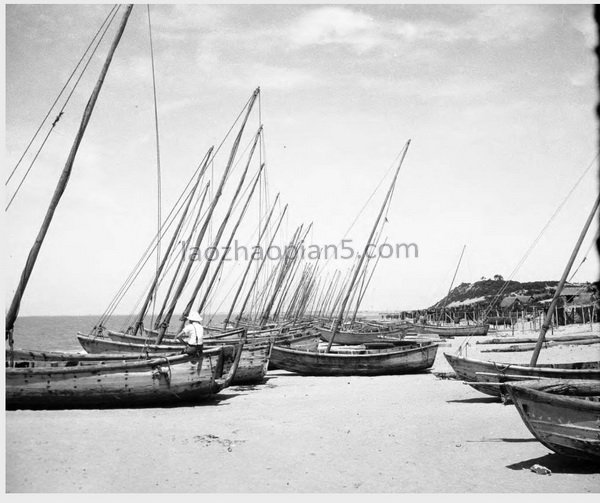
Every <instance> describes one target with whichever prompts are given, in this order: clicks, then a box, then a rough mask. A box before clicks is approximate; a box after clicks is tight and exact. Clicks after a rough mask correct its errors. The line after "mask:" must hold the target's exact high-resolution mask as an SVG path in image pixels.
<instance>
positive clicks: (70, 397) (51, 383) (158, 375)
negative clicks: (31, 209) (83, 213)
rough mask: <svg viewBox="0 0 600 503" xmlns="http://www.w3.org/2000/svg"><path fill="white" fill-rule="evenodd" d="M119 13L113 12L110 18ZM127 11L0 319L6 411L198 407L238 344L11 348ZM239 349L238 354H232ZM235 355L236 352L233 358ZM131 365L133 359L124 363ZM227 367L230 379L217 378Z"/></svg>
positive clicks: (234, 364)
mask: <svg viewBox="0 0 600 503" xmlns="http://www.w3.org/2000/svg"><path fill="white" fill-rule="evenodd" d="M120 8H121V6H115V7H114V8H113V9H112V11H111V13H112V14H116V11H117V10H118V9H120ZM132 8H133V5H128V6H125V7H124V14H123V16H122V19H121V22H120V24H119V26H118V28H117V33H116V35H115V38H114V40H113V42H112V44H111V46H110V49H109V52H108V55H107V57H106V59H105V62H104V65H103V67H102V70H101V72H100V75H99V77H98V79H97V82H96V85H95V87H94V90H93V91H92V94H91V96H90V98H89V100H88V103H87V106H86V108H85V111H84V114H83V117H82V119H81V123H80V126H79V130H78V132H77V134H76V137H75V140H74V142H73V145H72V147H71V151H70V154H69V156H68V158H67V161H66V163H65V166H64V168H63V170H62V173H61V176H60V178H59V181H58V183H57V186H56V188H55V191H54V194H53V196H52V199H51V201H50V204H49V207H48V209H47V211H46V215H45V217H44V220H43V222H42V225H41V227H40V230H39V232H38V235H37V237H36V239H35V241H34V244H33V246H32V247H31V250H30V252H29V255H28V257H27V260H26V264H25V267H24V269H23V272H22V274H21V277H20V280H19V284H18V286H17V288H16V291H15V294H14V296H13V299H12V302H11V305H10V308H9V309H8V312H7V315H6V325H5V330H6V338H7V340H8V351H7V353H6V367H7V368H6V371H5V377H6V406H7V408H9V409H15V408H32V409H40V408H70V407H91V406H93V407H98V406H120V407H128V406H133V405H135V406H137V405H153V404H165V403H180V402H190V401H197V400H200V399H203V398H206V397H208V396H212V395H213V394H214V393H217V392H218V391H220V390H221V389H223V388H224V387H226V386H228V385H229V383H230V382H231V380H232V379H233V377H234V375H235V373H236V370H237V368H238V365H239V360H240V356H241V353H242V351H241V349H242V346H243V343H240V344H238V345H235V344H231V345H229V346H227V347H218V348H214V349H208V350H207V351H206V352H205V353H204V354H203V355H201V356H200V357H198V356H190V355H188V354H181V353H182V352H181V348H180V347H179V348H177V350H176V352H174V353H177V354H173V353H172V354H169V355H164V356H163V355H161V356H158V355H157V356H152V357H150V356H149V355H147V354H144V353H139V352H138V355H137V358H133V357H132V356H133V355H130V354H128V355H120V358H118V359H117V358H115V356H114V355H105V354H97V355H94V357H91V358H90V357H89V355H76V354H73V353H60V352H39V351H27V350H18V349H15V348H14V341H13V330H14V325H15V321H16V319H17V317H18V313H19V309H20V304H21V300H22V298H23V294H24V292H25V289H26V287H27V284H28V281H29V278H30V276H31V273H32V271H33V268H34V266H35V263H36V260H37V256H38V254H39V251H40V249H41V246H42V244H43V241H44V238H45V236H46V234H47V232H48V229H49V227H50V224H51V222H52V219H53V216H54V212H55V210H56V208H57V206H58V204H59V202H60V200H61V197H62V195H63V193H64V191H65V189H66V186H67V183H68V180H69V177H70V174H71V171H72V168H73V165H74V162H75V158H76V155H77V151H78V148H79V145H80V143H81V141H82V138H83V136H84V133H85V130H86V128H87V126H88V124H89V121H90V118H91V115H92V112H93V109H94V107H95V104H96V101H97V98H98V96H99V93H100V90H101V88H102V85H103V83H104V79H105V77H106V74H107V72H108V69H109V66H110V63H111V61H112V58H113V56H114V53H115V50H116V48H117V46H118V43H119V41H120V39H121V36H122V35H123V32H124V30H125V26H126V24H127V21H128V19H129V16H130V13H131V10H132ZM236 347H237V350H236V349H235V348H236ZM233 351H236V353H234V352H233ZM130 357H132V358H131V359H129V358H130ZM227 362H228V365H229V369H228V371H225V372H224V371H223V368H224V366H225V364H226V363H227Z"/></svg>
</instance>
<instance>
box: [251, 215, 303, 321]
mask: <svg viewBox="0 0 600 503" xmlns="http://www.w3.org/2000/svg"><path fill="white" fill-rule="evenodd" d="M312 225H313V224H312V222H311V223H310V225H309V226H308V227H307V228H306V231H305V232H304V236H303V237H302V239H300V240H299V241H298V243H297V244H295V245H294V247H293V249H294V251H295V253H294V256H293V257H291V258H289V257H287V255H286V257H285V258H286V259H289V260H288V261H287V263H286V261H285V260H284V267H283V268H282V271H281V276H280V278H279V281H278V282H277V283H276V285H275V291H274V293H273V296H272V297H271V302H269V304H268V305H267V307H266V309H265V311H263V315H262V321H261V325H264V324H265V323H266V322H267V321H268V319H269V315H270V314H271V310H272V309H273V305H274V303H275V299H276V298H277V294H278V293H279V291H280V290H281V287H282V286H283V284H284V282H287V280H288V279H290V280H292V281H293V278H294V277H295V276H296V272H297V271H298V265H299V264H300V261H301V259H300V257H299V255H298V250H299V249H300V247H301V246H302V245H303V244H304V240H305V239H306V236H307V235H308V233H309V232H310V229H311V227H312ZM282 293H283V292H282ZM286 295H287V292H286Z"/></svg>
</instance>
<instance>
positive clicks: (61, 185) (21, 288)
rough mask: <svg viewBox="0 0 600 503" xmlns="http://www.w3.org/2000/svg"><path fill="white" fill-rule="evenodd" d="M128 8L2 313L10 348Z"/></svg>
mask: <svg viewBox="0 0 600 503" xmlns="http://www.w3.org/2000/svg"><path fill="white" fill-rule="evenodd" d="M131 9H133V5H132V4H130V5H128V6H127V7H126V8H125V12H124V13H123V17H122V19H121V24H120V25H119V28H118V29H117V34H116V35H115V38H114V40H113V42H112V45H111V46H110V49H109V51H108V55H107V56H106V60H105V61H104V66H103V67H102V70H101V71H100V75H99V77H98V80H97V82H96V86H95V87H94V90H93V91H92V94H91V96H90V98H89V100H88V103H87V105H86V107H85V110H84V112H83V117H82V119H81V124H80V126H79V130H78V131H77V135H76V136H75V140H74V142H73V146H72V147H71V151H70V153H69V156H68V158H67V161H66V163H65V167H64V168H63V171H62V173H61V175H60V178H59V180H58V184H57V185H56V188H55V189H54V194H53V196H52V199H51V201H50V205H49V207H48V210H47V211H46V216H45V217H44V221H43V222H42V226H41V228H40V230H39V232H38V234H37V237H36V238H35V241H34V243H33V246H32V247H31V250H30V251H29V255H28V257H27V262H26V263H25V268H24V269H23V272H22V273H21V278H20V280H19V284H18V286H17V289H16V291H15V294H14V296H13V299H12V302H11V305H10V308H9V310H8V312H7V314H6V326H5V333H6V338H7V339H8V340H9V344H10V346H11V348H12V342H13V338H12V333H13V329H14V325H15V321H16V319H17V316H18V314H19V308H20V307H21V300H22V298H23V294H24V293H25V288H26V287H27V283H28V282H29V278H30V276H31V273H32V271H33V267H34V266H35V262H36V260H37V257H38V254H39V252H40V249H41V247H42V243H43V242H44V238H45V237H46V233H47V232H48V228H49V227H50V223H51V222H52V218H53V216H54V212H55V210H56V207H57V206H58V203H59V202H60V199H61V197H62V195H63V193H64V191H65V188H66V187H67V183H68V181H69V178H70V176H71V170H72V168H73V163H74V162H75V156H76V155H77V151H78V149H79V145H80V143H81V140H82V139H83V135H84V133H85V130H86V128H87V126H88V123H89V121H90V118H91V116H92V111H93V110H94V106H95V105H96V101H97V99H98V95H99V94H100V89H102V84H103V83H104V79H105V77H106V74H107V72H108V68H109V66H110V63H111V61H112V58H113V55H114V53H115V50H116V49H117V46H118V45H119V41H120V40H121V36H122V35H123V31H124V30H125V26H126V24H127V20H128V19H129V15H130V14H131Z"/></svg>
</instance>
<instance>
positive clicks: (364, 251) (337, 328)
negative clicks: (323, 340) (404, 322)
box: [326, 140, 410, 353]
mask: <svg viewBox="0 0 600 503" xmlns="http://www.w3.org/2000/svg"><path fill="white" fill-rule="evenodd" d="M409 145H410V140H408V142H406V146H405V147H404V150H403V152H402V156H401V159H400V162H399V163H398V168H397V169H396V173H395V174H394V178H393V180H392V183H391V185H390V188H389V190H388V193H387V194H386V196H385V199H384V201H383V204H382V205H381V210H380V211H379V215H378V216H377V220H375V225H374V226H373V229H372V230H371V234H370V235H369V239H368V240H367V243H366V245H365V249H364V250H363V253H362V255H361V256H360V260H359V263H358V266H357V268H356V270H355V271H354V275H353V277H352V279H351V281H350V286H349V288H348V293H347V294H346V297H345V298H344V300H343V302H342V307H341V309H340V314H339V315H338V317H337V318H336V320H335V323H334V325H333V330H332V332H331V339H330V340H329V344H327V350H326V352H327V353H329V351H330V350H331V345H332V344H333V341H334V340H335V336H336V334H337V332H338V330H339V327H340V324H341V323H342V318H343V316H344V312H345V310H346V304H347V302H348V298H349V297H350V294H351V293H352V289H353V287H354V283H355V282H356V278H357V277H358V274H359V273H360V270H361V266H362V264H363V262H364V260H365V256H366V255H368V251H369V245H370V244H371V240H372V239H373V236H374V235H375V231H376V229H377V226H378V225H379V221H380V220H381V216H382V215H383V211H384V210H385V207H386V205H387V204H388V201H389V200H390V198H391V196H392V192H393V190H394V185H396V180H397V179H398V174H399V173H400V168H401V167H402V162H403V161H404V158H405V156H406V152H407V151H408V147H409Z"/></svg>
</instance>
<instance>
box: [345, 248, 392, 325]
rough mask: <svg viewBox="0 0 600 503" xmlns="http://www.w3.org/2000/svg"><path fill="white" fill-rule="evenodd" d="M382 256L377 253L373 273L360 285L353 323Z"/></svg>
mask: <svg viewBox="0 0 600 503" xmlns="http://www.w3.org/2000/svg"><path fill="white" fill-rule="evenodd" d="M385 243H387V237H386V238H385V240H384V241H383V244H385ZM380 258H381V254H379V255H377V258H376V259H375V264H373V269H371V274H370V275H369V279H368V280H367V281H366V283H364V285H361V287H360V290H359V293H358V299H356V308H355V309H354V316H352V323H354V322H355V321H356V315H357V314H358V309H359V308H360V305H361V304H362V300H363V298H364V296H365V294H366V293H367V289H368V288H369V285H370V284H371V280H372V279H373V274H374V273H375V269H377V264H379V259H380ZM365 271H366V269H365ZM365 277H366V274H365ZM363 279H364V278H363Z"/></svg>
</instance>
